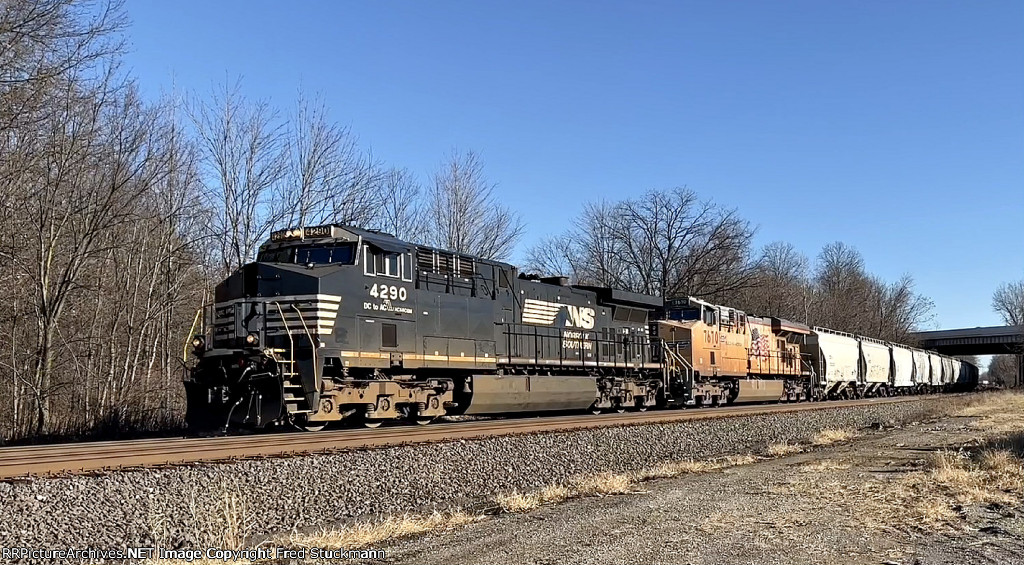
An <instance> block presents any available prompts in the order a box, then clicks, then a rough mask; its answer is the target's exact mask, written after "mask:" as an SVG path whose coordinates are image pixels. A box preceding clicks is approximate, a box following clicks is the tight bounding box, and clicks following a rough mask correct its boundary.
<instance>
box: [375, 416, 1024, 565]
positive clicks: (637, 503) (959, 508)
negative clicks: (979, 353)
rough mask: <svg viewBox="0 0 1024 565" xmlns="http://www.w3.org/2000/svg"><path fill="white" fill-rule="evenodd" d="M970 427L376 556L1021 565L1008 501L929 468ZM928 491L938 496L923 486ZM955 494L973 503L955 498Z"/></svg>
mask: <svg viewBox="0 0 1024 565" xmlns="http://www.w3.org/2000/svg"><path fill="white" fill-rule="evenodd" d="M972 422H973V420H972V419H970V418H962V417H961V418H947V419H944V420H942V421H939V422H935V423H929V424H915V425H911V426H908V427H905V428H897V429H889V430H877V431H865V432H862V436H861V437H860V438H859V439H857V440H855V441H853V442H849V443H846V444H843V445H838V446H832V447H825V448H819V449H815V450H813V451H809V452H803V453H799V454H795V455H790V456H786V457H782V458H779V459H771V460H764V461H759V462H757V463H753V464H749V465H742V466H736V467H730V468H727V469H724V470H722V471H717V472H707V473H698V474H689V475H684V476H681V477H678V478H672V479H660V480H654V481H647V482H643V483H639V484H638V486H637V489H638V490H639V491H640V492H636V493H634V494H627V495H617V496H606V497H589V498H582V499H576V500H571V501H568V502H564V503H562V504H557V505H553V506H543V507H541V508H538V509H536V510H533V511H531V512H527V513H522V514H510V515H502V516H499V517H495V518H493V519H491V520H487V521H484V522H481V523H479V524H475V525H471V526H468V527H465V528H460V529H457V530H455V531H449V532H441V533H437V534H428V535H426V536H423V537H419V538H415V539H410V540H406V541H399V542H396V543H394V544H392V545H390V546H386V547H383V548H381V549H385V550H386V551H387V554H388V562H393V563H438V564H449V563H466V564H469V563H489V564H506V563H507V564H510V565H511V564H516V565H520V564H555V563H582V564H609V565H611V564H620V563H679V564H746V563H751V564H755V563H756V564H776V563H819V564H832V563H834V564H850V563H855V564H860V563H864V564H867V563H873V564H880V563H893V564H911V563H915V564H916V563H920V564H947V563H948V564H975V563H976V564H989V563H1024V509H1022V508H1021V507H1020V504H1019V500H1020V499H1019V498H1014V497H1013V496H1010V497H1006V496H1003V495H1002V494H1000V492H1001V491H1000V492H995V494H991V493H989V494H985V495H984V496H983V495H982V494H979V493H980V491H979V490H978V489H984V488H987V487H986V486H985V485H982V486H979V484H978V480H984V479H977V477H974V476H973V475H969V474H964V473H967V472H966V471H964V472H963V473H961V475H963V476H960V475H957V473H960V471H958V470H957V469H956V468H954V467H955V465H953V466H951V467H949V469H946V467H942V466H940V467H941V468H935V463H934V459H935V457H936V453H939V452H940V450H949V449H953V450H956V449H959V448H961V447H962V446H965V445H976V444H977V439H976V438H977V434H976V432H975V428H974V427H973V424H972ZM946 456H948V452H947V453H946V455H944V457H946ZM964 460H965V461H968V460H967V459H964ZM1013 461H1014V463H1013V464H1014V465H1016V464H1017V463H1016V462H1019V460H1016V459H1014V460H1013ZM943 465H945V464H943ZM929 469H930V470H929ZM944 469H946V470H944ZM1018 470H1019V469H1018ZM947 471H948V472H947ZM1014 472H1016V471H1015V470H1014V468H1013V467H1011V468H1010V473H1011V474H1012V473H1014ZM936 473H946V474H942V475H940V474H936ZM979 476H981V475H979ZM985 476H986V477H987V476H989V475H985ZM1013 476H1014V477H1017V475H1013ZM936 477H937V478H936ZM965 477H966V478H965ZM971 477H974V478H971ZM959 480H962V481H965V482H964V483H963V484H962V485H960V486H955V485H957V484H958V483H956V481H959ZM1013 480H1017V479H1016V478H1014V479H1013ZM936 481H938V482H941V483H942V484H945V485H947V487H948V488H947V487H944V488H945V490H942V489H939V490H942V492H939V491H938V490H935V489H932V488H931V487H930V486H928V485H929V484H930V483H932V482H936ZM972 481H973V482H972ZM948 485H954V486H948ZM961 486H962V488H964V489H974V491H970V492H968V491H964V492H962V493H960V492H954V490H955V489H956V488H961ZM997 490H998V489H997ZM975 491H978V492H975ZM1015 496H1016V495H1015ZM1000 497H1002V498H1000Z"/></svg>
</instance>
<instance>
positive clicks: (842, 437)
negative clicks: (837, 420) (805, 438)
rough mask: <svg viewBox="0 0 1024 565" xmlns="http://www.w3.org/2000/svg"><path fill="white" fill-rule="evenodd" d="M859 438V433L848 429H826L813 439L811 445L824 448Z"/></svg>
mask: <svg viewBox="0 0 1024 565" xmlns="http://www.w3.org/2000/svg"><path fill="white" fill-rule="evenodd" d="M855 437H857V432H856V431H854V430H851V429H847V428H826V429H824V430H821V431H820V432H818V433H816V434H814V436H812V437H811V445H817V446H824V445H832V444H834V443H840V442H844V441H850V440H851V439H853V438H855Z"/></svg>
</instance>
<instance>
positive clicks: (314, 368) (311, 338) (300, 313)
mask: <svg viewBox="0 0 1024 565" xmlns="http://www.w3.org/2000/svg"><path fill="white" fill-rule="evenodd" d="M292 309H293V310H295V312H296V313H297V314H298V315H299V322H301V323H302V331H304V332H306V338H308V339H309V346H310V348H311V349H312V350H313V373H314V377H315V376H316V371H317V367H316V342H315V341H313V336H312V335H311V334H310V333H309V327H308V326H307V325H306V319H305V318H303V317H302V311H301V310H299V307H298V306H296V305H295V303H294V302H292ZM281 319H282V320H283V319H284V315H282V316H281ZM287 328H288V325H287V324H285V329H287ZM291 335H292V334H291V332H288V336H289V338H291ZM294 359H295V357H294V356H293V357H292V360H294ZM314 382H316V381H314Z"/></svg>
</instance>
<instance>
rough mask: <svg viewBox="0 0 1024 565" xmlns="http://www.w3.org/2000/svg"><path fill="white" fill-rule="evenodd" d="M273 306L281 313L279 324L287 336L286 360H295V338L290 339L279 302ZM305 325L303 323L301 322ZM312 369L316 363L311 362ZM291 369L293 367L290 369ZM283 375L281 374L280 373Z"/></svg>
mask: <svg viewBox="0 0 1024 565" xmlns="http://www.w3.org/2000/svg"><path fill="white" fill-rule="evenodd" d="M273 304H274V306H277V313H278V314H280V315H281V324H282V325H283V326H284V333H285V334H286V335H287V336H288V349H289V354H288V360H289V361H291V362H293V363H294V362H295V340H293V339H292V332H291V330H289V329H288V322H287V321H285V319H284V310H282V309H281V303H280V302H278V301H276V300H275V301H274V302H273ZM303 325H305V324H303ZM313 367H314V370H315V369H316V363H314V364H313ZM292 370H293V371H294V370H295V369H292ZM282 376H283V375H282Z"/></svg>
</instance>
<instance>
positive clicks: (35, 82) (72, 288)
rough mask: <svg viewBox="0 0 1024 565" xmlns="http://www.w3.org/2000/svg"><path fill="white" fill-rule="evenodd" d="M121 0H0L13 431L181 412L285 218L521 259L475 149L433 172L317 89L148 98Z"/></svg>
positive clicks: (163, 421) (2, 205)
mask: <svg viewBox="0 0 1024 565" xmlns="http://www.w3.org/2000/svg"><path fill="white" fill-rule="evenodd" d="M125 28H126V19H125V11H124V8H123V6H122V5H121V3H120V2H119V1H118V0H98V1H91V0H7V1H5V2H2V3H0V222H2V225H3V229H2V230H0V259H2V261H3V264H4V267H5V268H4V269H0V304H2V307H0V343H2V344H3V346H4V347H3V352H2V353H0V442H6V441H11V440H18V439H24V438H28V437H37V436H72V435H89V434H93V435H109V434H112V433H117V432H119V431H122V430H149V429H161V428H168V427H175V426H179V425H180V424H181V417H182V387H181V384H180V381H181V378H182V376H183V361H182V358H183V351H184V344H185V343H186V341H187V340H188V337H189V332H190V329H191V328H192V326H193V324H194V322H195V319H196V318H195V317H196V313H197V311H198V309H199V307H200V306H201V305H202V304H204V303H206V302H208V301H209V300H210V297H211V293H212V287H213V285H214V284H216V282H217V281H218V280H220V279H222V278H223V277H224V276H226V275H227V274H228V273H230V272H232V271H233V270H234V269H236V268H238V267H239V266H241V265H242V264H244V263H246V262H248V261H250V260H251V259H252V258H253V257H254V255H255V253H256V251H257V249H258V247H259V245H260V244H261V243H262V242H264V241H265V240H266V239H267V238H268V236H269V233H270V231H271V230H273V229H276V228H279V227H282V226H288V225H312V224H319V223H326V222H336V223H345V224H353V225H358V226H363V227H368V228H373V229H381V230H384V231H388V232H390V233H393V234H395V235H397V236H399V237H405V238H411V239H417V240H420V241H424V242H426V243H430V244H434V245H437V246H439V247H445V248H450V249H458V250H461V251H464V252H468V253H476V254H480V255H484V256H495V257H497V256H507V255H508V254H509V253H510V252H511V250H512V248H513V246H514V245H515V243H516V241H517V238H518V237H519V236H520V235H521V234H522V231H523V223H522V221H521V220H520V219H519V217H518V216H517V215H516V214H514V213H512V212H511V211H509V210H508V209H507V208H505V207H503V206H501V205H500V203H498V202H497V201H496V199H495V194H494V186H493V185H492V184H489V183H488V182H487V181H486V179H485V177H484V175H483V163H482V161H481V160H480V158H479V156H478V155H476V154H475V153H473V152H472V151H465V152H460V151H452V153H451V154H450V155H448V156H446V157H445V158H444V159H443V160H442V161H441V163H440V164H439V166H438V168H437V170H436V171H435V172H434V174H433V175H432V176H431V177H430V178H428V179H426V181H425V182H423V181H421V180H420V179H419V178H418V177H417V176H416V175H415V174H413V173H412V172H410V171H409V170H407V169H404V168H401V167H396V166H391V165H388V164H386V163H384V162H382V161H381V160H380V159H377V158H375V157H374V155H373V153H372V152H371V151H370V150H368V149H367V148H365V147H363V146H362V145H361V144H360V143H359V141H358V138H357V137H356V136H355V135H354V133H353V132H351V131H350V130H349V129H348V128H347V127H344V126H341V125H339V123H338V122H336V121H333V120H331V118H330V117H329V116H328V112H327V110H326V107H325V105H324V104H323V102H322V101H321V100H320V99H319V98H317V97H316V96H306V95H305V94H303V93H301V92H299V93H298V94H297V95H296V98H295V101H294V103H293V104H292V105H291V107H290V108H282V107H278V106H275V105H273V104H271V103H270V102H269V101H266V100H258V99H253V98H251V97H247V96H246V95H245V94H244V91H243V85H242V83H241V82H239V81H234V82H231V81H228V82H225V83H224V84H221V85H219V86H217V87H215V88H214V89H213V90H212V91H211V92H206V93H196V92H188V93H174V94H171V95H167V96H164V97H162V98H161V99H160V100H156V101H146V100H143V99H142V97H141V96H140V95H139V91H138V87H137V85H136V83H135V82H134V80H133V79H132V77H130V76H128V75H127V74H126V73H124V72H123V71H122V70H121V68H120V65H121V62H122V57H123V53H124V42H123V38H124V31H125Z"/></svg>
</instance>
